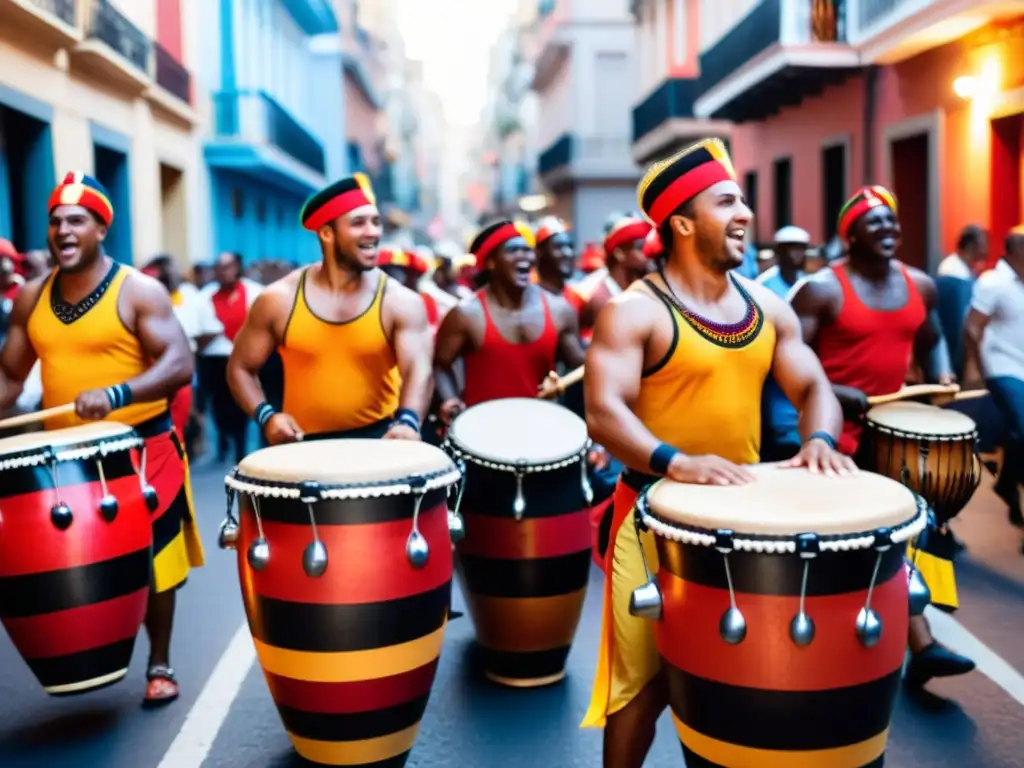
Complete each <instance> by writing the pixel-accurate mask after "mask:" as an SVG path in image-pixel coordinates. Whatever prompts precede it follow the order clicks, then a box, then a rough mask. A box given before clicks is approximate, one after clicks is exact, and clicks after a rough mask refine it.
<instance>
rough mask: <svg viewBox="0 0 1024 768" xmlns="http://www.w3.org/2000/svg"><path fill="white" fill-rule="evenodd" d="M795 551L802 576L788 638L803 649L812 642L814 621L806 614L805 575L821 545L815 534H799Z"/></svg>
mask: <svg viewBox="0 0 1024 768" xmlns="http://www.w3.org/2000/svg"><path fill="white" fill-rule="evenodd" d="M796 551H797V552H798V553H799V554H800V559H801V560H802V561H803V576H802V577H801V579H800V607H799V609H798V610H797V613H796V616H794V617H793V620H792V621H791V622H790V623H789V637H790V639H791V640H792V641H793V643H794V645H796V646H797V647H800V648H803V647H805V646H808V645H810V644H811V643H812V642H813V641H814V632H815V627H814V620H813V619H812V618H811V617H810V616H809V615H808V614H807V611H806V599H807V574H808V571H809V570H810V565H811V560H813V559H814V558H816V557H817V556H818V553H819V552H820V551H821V543H820V542H819V540H818V535H817V534H815V533H801V534H800V535H798V536H797V537H796Z"/></svg>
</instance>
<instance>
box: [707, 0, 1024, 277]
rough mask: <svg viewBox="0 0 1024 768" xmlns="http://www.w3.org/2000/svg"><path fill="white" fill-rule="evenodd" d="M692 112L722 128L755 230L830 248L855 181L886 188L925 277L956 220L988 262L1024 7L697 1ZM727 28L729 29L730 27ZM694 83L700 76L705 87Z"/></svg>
mask: <svg viewBox="0 0 1024 768" xmlns="http://www.w3.org/2000/svg"><path fill="white" fill-rule="evenodd" d="M730 2H731V5H732V6H735V7H732V8H730V9H729V10H730V13H731V16H730V17H729V18H730V20H729V21H727V22H724V23H722V24H720V25H718V26H711V27H709V29H707V30H703V29H702V41H701V54H700V61H701V70H702V76H701V82H700V88H699V93H698V98H697V100H696V102H695V111H696V113H697V114H698V115H702V116H705V117H715V118H724V119H730V120H733V121H735V122H736V124H737V125H736V128H735V131H734V144H733V146H734V152H733V159H734V161H735V163H736V166H737V171H738V172H739V173H740V174H741V175H742V177H743V184H744V186H745V189H746V194H747V197H748V199H749V200H750V201H751V203H752V205H753V207H754V208H755V211H756V213H757V217H756V219H755V220H756V221H757V222H758V227H757V234H758V235H759V237H760V238H761V239H762V240H766V239H769V238H770V237H771V233H772V232H773V231H774V229H775V228H777V227H779V226H782V225H785V224H796V225H798V226H801V227H803V228H804V229H806V230H808V231H809V232H810V233H811V235H812V237H813V238H814V239H815V240H816V241H818V242H825V241H827V240H828V239H830V238H831V237H832V236H833V235H834V233H835V228H836V217H837V214H838V210H839V208H840V206H841V205H842V203H843V201H844V200H845V199H846V197H847V196H848V195H849V194H850V193H851V192H852V190H853V189H855V188H856V187H858V186H860V185H862V184H867V183H880V184H884V185H886V186H888V187H889V188H890V189H892V190H893V191H894V192H895V194H896V196H897V198H898V200H899V206H900V218H901V220H902V227H903V245H902V248H901V254H900V256H901V258H902V259H903V260H904V261H906V262H907V263H910V264H913V265H915V266H918V267H921V268H925V269H934V268H935V267H936V266H937V264H938V262H939V260H940V259H941V257H942V256H943V255H944V254H945V253H948V252H949V251H951V250H952V249H953V247H954V245H955V241H956V237H957V235H958V233H959V231H960V230H961V229H962V228H963V227H964V226H965V225H967V224H971V223H975V224H981V225H983V226H986V227H988V228H989V229H990V230H991V233H992V238H993V239H992V251H993V254H992V255H993V257H996V256H998V254H999V252H1000V249H1001V243H1002V239H1003V237H1004V235H1005V233H1006V231H1007V230H1008V229H1009V228H1010V227H1012V226H1013V225H1015V224H1017V223H1019V222H1020V221H1021V220H1022V219H1024V187H1022V178H1024V177H1022V165H1024V153H1022V146H1024V138H1022V137H1024V119H1022V113H1024V56H1021V51H1024V8H1022V7H1021V3H1018V2H1002V3H999V2H992V3H988V2H986V3H979V2H964V1H960V0H891V1H889V2H872V1H871V0H846V2H845V3H839V2H835V3H833V2H820V0H819V1H818V2H812V0H760V2H750V0H702V2H701V7H702V12H703V10H704V9H705V8H708V9H711V8H714V9H717V10H718V11H719V12H721V11H722V8H723V7H724V6H728V5H730ZM733 19H735V20H738V21H735V22H734V21H732V20H733ZM705 75H710V76H709V77H705Z"/></svg>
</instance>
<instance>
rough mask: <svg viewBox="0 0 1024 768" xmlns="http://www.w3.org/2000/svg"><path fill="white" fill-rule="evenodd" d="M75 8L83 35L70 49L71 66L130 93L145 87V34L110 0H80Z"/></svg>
mask: <svg viewBox="0 0 1024 768" xmlns="http://www.w3.org/2000/svg"><path fill="white" fill-rule="evenodd" d="M79 8H80V12H81V22H82V29H83V31H84V35H83V39H82V41H81V42H80V43H78V45H76V46H75V47H74V48H73V49H72V51H71V60H72V66H73V68H74V69H76V70H81V71H84V72H88V73H89V74H91V75H93V76H94V77H96V78H99V79H102V80H103V81H104V82H106V83H110V84H114V85H117V86H118V87H121V88H123V89H125V90H127V91H129V92H132V93H136V94H140V93H142V92H143V91H145V90H146V89H147V88H149V86H150V85H152V80H151V79H150V77H149V72H150V60H151V58H152V56H153V45H152V43H151V42H150V40H149V38H148V37H146V35H145V34H143V33H142V31H141V30H139V29H138V28H137V27H136V26H135V25H134V24H132V23H131V22H130V21H129V20H128V19H127V18H126V17H125V16H124V15H122V14H121V12H120V11H118V10H117V9H116V8H115V7H114V6H113V5H112V4H111V3H110V0H82V3H81V5H80V6H79Z"/></svg>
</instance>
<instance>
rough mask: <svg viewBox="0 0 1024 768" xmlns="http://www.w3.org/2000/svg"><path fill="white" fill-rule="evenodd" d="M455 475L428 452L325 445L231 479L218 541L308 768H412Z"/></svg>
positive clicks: (443, 611)
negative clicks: (231, 556) (234, 568)
mask: <svg viewBox="0 0 1024 768" xmlns="http://www.w3.org/2000/svg"><path fill="white" fill-rule="evenodd" d="M460 476H461V474H460V472H459V470H458V468H457V467H456V465H455V464H454V463H453V462H452V460H451V459H450V458H449V457H448V456H447V454H445V453H444V452H443V451H441V450H440V449H439V448H435V447H433V446H430V445H427V444H425V443H420V442H407V441H402V440H324V441H317V442H310V443H297V444H292V445H279V446H275V447H271V448H265V449H263V450H260V451H257V452H255V453H253V454H250V455H249V456H247V457H246V458H245V459H244V460H243V461H242V463H241V464H239V465H238V467H237V468H236V469H235V470H234V471H233V472H232V474H230V475H229V476H228V477H227V478H226V481H225V482H226V485H227V487H228V510H229V511H228V519H227V520H225V522H224V525H223V526H222V528H221V542H220V543H221V546H222V547H226V548H230V547H235V548H236V549H237V550H238V573H239V579H240V581H241V585H242V599H243V601H244V602H245V611H246V615H247V616H248V618H249V629H250V631H251V632H252V636H253V641H254V643H255V645H256V653H257V656H258V658H259V661H260V665H261V666H262V667H263V673H264V676H265V677H266V680H267V686H268V687H269V688H270V693H271V695H272V696H273V698H274V702H275V703H276V704H277V710H278V713H279V714H280V716H281V721H282V723H283V724H284V727H285V730H287V732H288V735H289V737H290V738H291V741H292V745H293V746H294V747H295V750H296V751H297V752H298V753H299V754H300V755H302V757H304V758H306V759H307V760H309V761H311V762H314V763H320V764H323V765H347V766H356V765H365V766H371V765H372V766H377V765H381V766H383V765H387V766H395V767H396V768H397V767H398V766H402V765H405V761H406V759H407V758H408V755H409V752H410V750H411V749H412V746H413V743H414V742H415V740H416V735H417V733H418V732H419V723H420V719H421V718H422V717H423V711H424V709H425V708H426V706H427V699H428V697H429V695H430V688H431V686H432V685H433V681H434V672H435V670H436V667H437V660H438V656H439V654H440V652H441V643H442V641H443V640H444V630H445V624H446V621H447V617H448V607H449V603H450V599H451V579H452V545H451V539H450V538H449V532H448V509H447V505H446V496H447V493H448V489H449V488H451V487H453V486H454V485H455V484H456V483H458V481H459V479H460ZM235 494H237V495H238V499H239V510H240V519H239V520H238V521H237V522H236V520H235V519H234V517H233V516H232V513H231V509H232V504H233V496H234V495H235Z"/></svg>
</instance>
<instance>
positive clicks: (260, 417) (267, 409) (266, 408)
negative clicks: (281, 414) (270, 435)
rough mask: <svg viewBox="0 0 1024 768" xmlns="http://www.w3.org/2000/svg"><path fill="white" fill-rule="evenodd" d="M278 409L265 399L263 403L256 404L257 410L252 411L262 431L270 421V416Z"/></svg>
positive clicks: (254, 419)
mask: <svg viewBox="0 0 1024 768" xmlns="http://www.w3.org/2000/svg"><path fill="white" fill-rule="evenodd" d="M275 413H277V411H275V410H274V406H272V405H271V404H270V403H268V402H267V401H266V400H264V401H263V402H262V403H260V404H259V405H257V406H256V410H255V411H253V412H252V418H253V421H255V422H256V424H257V426H259V428H260V431H262V430H263V428H264V427H265V426H266V425H267V422H268V421H270V417H271V416H273V415H274V414H275Z"/></svg>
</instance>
